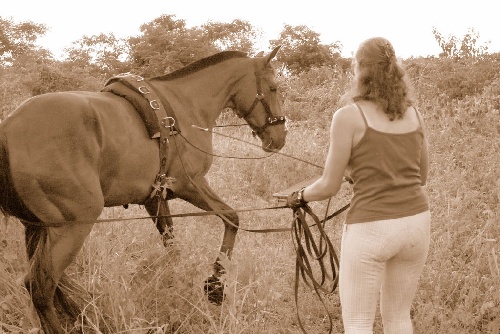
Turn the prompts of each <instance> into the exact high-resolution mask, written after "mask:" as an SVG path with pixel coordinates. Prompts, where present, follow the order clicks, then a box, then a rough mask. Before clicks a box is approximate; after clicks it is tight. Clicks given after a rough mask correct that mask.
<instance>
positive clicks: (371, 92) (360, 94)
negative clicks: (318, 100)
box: [342, 37, 414, 121]
mask: <svg viewBox="0 0 500 334" xmlns="http://www.w3.org/2000/svg"><path fill="white" fill-rule="evenodd" d="M353 68H354V77H353V79H352V81H351V85H350V88H349V89H348V90H347V92H346V93H345V94H344V95H343V96H342V102H345V103H351V102H356V101H359V100H368V101H372V102H374V103H376V104H377V105H378V106H379V107H380V108H381V109H382V110H384V112H385V113H386V114H387V117H389V119H390V120H391V121H392V120H394V119H399V118H402V117H403V114H404V113H405V112H406V109H407V108H408V107H409V106H412V105H413V104H414V98H413V87H412V85H411V83H410V80H409V78H408V76H407V74H406V71H405V70H404V69H403V67H402V65H401V64H400V62H399V61H398V60H397V59H396V54H395V52H394V48H393V47H392V45H391V43H390V42H389V41H388V40H387V39H385V38H383V37H373V38H370V39H367V40H366V41H364V42H363V43H361V44H360V46H359V48H358V50H357V51H356V55H355V57H354V59H353Z"/></svg>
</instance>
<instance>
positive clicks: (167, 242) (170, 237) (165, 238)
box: [161, 231, 174, 247]
mask: <svg viewBox="0 0 500 334" xmlns="http://www.w3.org/2000/svg"><path fill="white" fill-rule="evenodd" d="M161 240H162V242H163V246H165V247H170V246H171V245H172V243H173V242H174V234H173V233H172V232H171V231H165V233H163V234H162V235H161Z"/></svg>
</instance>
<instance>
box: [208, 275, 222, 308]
mask: <svg viewBox="0 0 500 334" xmlns="http://www.w3.org/2000/svg"><path fill="white" fill-rule="evenodd" d="M205 293H206V294H207V297H208V301H209V302H211V303H214V304H216V305H220V304H222V300H223V299H224V285H223V284H222V282H221V281H220V279H219V278H218V277H216V276H214V275H212V276H210V277H209V278H207V279H206V280H205Z"/></svg>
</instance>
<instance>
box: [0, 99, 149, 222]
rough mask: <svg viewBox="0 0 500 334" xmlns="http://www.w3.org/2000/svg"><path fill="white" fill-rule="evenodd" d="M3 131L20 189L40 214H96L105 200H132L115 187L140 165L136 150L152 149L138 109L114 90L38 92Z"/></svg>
mask: <svg viewBox="0 0 500 334" xmlns="http://www.w3.org/2000/svg"><path fill="white" fill-rule="evenodd" d="M0 136H1V137H2V138H3V140H2V145H4V150H6V156H7V157H8V158H7V159H6V160H7V161H4V164H5V163H8V165H9V166H8V167H9V168H8V169H9V171H10V175H9V176H10V177H11V181H12V183H13V185H14V187H15V190H16V192H17V194H19V197H20V198H21V199H22V201H23V202H24V203H25V204H26V206H27V207H28V208H29V209H30V210H31V211H32V212H33V213H34V214H35V215H37V216H38V217H39V218H40V219H41V220H54V219H61V220H63V219H77V218H78V219H81V218H82V215H88V218H95V217H94V216H96V215H99V213H100V211H101V210H102V207H103V206H104V205H105V204H106V202H109V201H111V202H113V201H121V200H124V201H128V200H129V198H128V197H131V195H130V194H125V195H123V194H118V193H116V192H117V191H120V190H117V188H118V186H119V185H121V184H125V183H126V181H125V178H126V177H128V178H130V177H131V176H132V175H133V174H134V173H136V172H138V171H139V170H140V169H141V168H142V167H143V166H142V165H141V163H136V162H135V161H136V160H137V159H135V158H133V157H132V155H131V154H130V152H131V150H134V151H139V152H140V153H138V154H137V156H136V157H138V158H145V157H146V155H148V153H149V152H152V151H154V145H152V144H151V141H150V140H149V138H147V136H146V131H145V129H144V126H143V125H142V124H141V120H140V118H139V117H138V116H137V114H136V113H135V112H134V109H133V107H131V106H130V105H129V104H128V102H126V101H125V100H123V99H121V98H118V97H116V96H114V95H112V94H109V93H97V92H61V93H49V94H44V95H40V96H37V97H33V98H31V99H29V100H27V101H25V102H23V103H22V104H21V105H20V106H19V107H18V109H16V110H15V111H14V112H13V113H12V114H11V115H10V116H9V117H8V118H7V119H6V120H4V121H3V122H2V124H0ZM143 144H144V145H146V147H145V148H142V150H141V147H140V146H141V145H143ZM148 144H149V146H148ZM127 153H128V154H127ZM4 160H5V159H4ZM142 164H144V162H142ZM1 168H3V166H2V167H1ZM145 168H146V169H147V167H145ZM146 173H147V171H146ZM148 177H151V176H150V175H148ZM139 179H140V177H139ZM132 183H133V185H132V186H135V189H134V191H136V192H137V191H138V190H137V188H141V187H143V188H147V186H146V184H145V182H141V183H140V184H141V186H137V185H134V182H133V181H132ZM136 183H137V182H136ZM124 191H125V192H127V191H128V189H125V190H124ZM144 191H145V190H144ZM129 192H131V191H129ZM134 196H135V197H137V198H140V197H144V194H138V193H137V194H136V195H132V200H135V199H137V198H133V197H134ZM107 197H111V200H108V199H107ZM130 202H132V201H130Z"/></svg>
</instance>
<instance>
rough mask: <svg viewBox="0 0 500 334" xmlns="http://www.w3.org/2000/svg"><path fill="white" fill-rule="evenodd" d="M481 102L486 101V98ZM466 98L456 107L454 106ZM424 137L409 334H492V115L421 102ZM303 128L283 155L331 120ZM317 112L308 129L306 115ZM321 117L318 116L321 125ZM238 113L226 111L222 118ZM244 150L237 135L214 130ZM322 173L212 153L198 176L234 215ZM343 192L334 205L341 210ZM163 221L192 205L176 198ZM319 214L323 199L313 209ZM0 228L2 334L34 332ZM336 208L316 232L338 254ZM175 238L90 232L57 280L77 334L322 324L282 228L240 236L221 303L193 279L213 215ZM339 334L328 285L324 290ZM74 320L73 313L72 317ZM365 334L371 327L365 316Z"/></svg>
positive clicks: (178, 224) (18, 252) (283, 213)
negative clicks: (64, 284)
mask: <svg viewBox="0 0 500 334" xmlns="http://www.w3.org/2000/svg"><path fill="white" fill-rule="evenodd" d="M485 98H487V97H485ZM466 102H467V101H466ZM419 103H420V109H421V110H422V112H423V113H424V115H425V119H426V122H427V127H428V131H429V141H430V154H431V170H430V181H429V184H428V186H427V189H428V192H429V196H430V202H431V211H432V216H433V220H432V242H431V250H430V254H429V258H428V261H427V265H426V267H425V269H424V272H423V275H422V277H421V281H420V288H419V290H418V292H417V296H416V298H415V302H414V305H413V308H412V316H413V320H414V324H415V332H416V333H443V334H447V333H450V334H455V333H491V334H498V333H499V328H500V318H499V316H498V315H499V314H500V265H499V260H498V257H499V247H498V245H499V240H498V238H499V235H500V225H499V224H498V223H499V220H498V213H499V210H498V207H499V206H498V205H499V202H500V190H499V189H500V181H499V180H500V172H499V169H498V166H499V165H500V158H499V156H498V152H499V150H500V139H499V136H498V129H497V128H496V125H495V124H498V120H499V114H498V112H495V111H494V110H489V111H488V112H486V113H485V112H483V111H480V112H478V113H477V114H476V113H474V110H475V109H474V108H479V106H476V105H475V104H474V103H473V102H472V99H471V100H470V101H468V103H469V104H467V105H462V104H456V103H454V102H449V101H448V102H447V103H446V104H445V103H442V102H439V101H438V100H437V99H434V100H432V99H429V100H428V101H424V100H422V101H419ZM313 116H314V118H315V119H316V123H314V124H315V125H314V126H312V125H310V124H309V125H308V123H307V122H302V121H292V122H291V126H290V132H289V135H288V142H287V145H286V146H285V148H284V149H283V152H284V153H286V154H288V155H292V156H295V157H297V158H300V159H301V160H305V161H310V162H311V163H314V164H316V165H322V163H323V160H324V155H325V154H326V150H327V145H328V126H317V125H318V124H320V123H323V125H324V124H328V123H329V120H330V118H331V113H330V114H328V113H325V114H319V115H317V114H315V115H313ZM318 118H320V121H318ZM321 120H322V121H321ZM236 121H237V119H235V118H233V117H231V116H225V118H224V122H228V123H229V122H231V123H234V122H236ZM217 131H221V132H223V133H225V134H229V135H234V136H236V137H238V138H242V139H245V140H248V141H251V142H254V143H258V142H257V141H256V140H255V139H253V138H252V137H251V135H250V133H249V129H248V128H247V127H244V128H226V129H220V130H217ZM214 144H215V153H218V154H221V155H231V156H238V157H243V156H244V157H263V156H265V153H264V152H262V151H261V150H259V149H257V148H254V147H252V146H249V145H248V146H247V145H245V144H242V143H240V142H235V141H233V140H231V139H228V138H226V137H222V136H215V137H214ZM320 173H321V170H320V169H319V168H318V167H315V166H313V165H308V164H306V163H304V162H302V161H298V160H293V159H291V158H289V157H285V156H282V155H272V156H270V157H267V158H262V159H254V160H250V159H246V160H239V159H225V158H215V161H214V165H213V167H212V169H211V171H210V173H209V175H208V178H209V181H210V184H211V185H212V187H213V188H214V189H215V190H216V192H217V193H218V194H219V195H220V196H221V197H222V198H224V199H225V200H226V201H227V203H228V204H230V205H232V206H233V207H234V208H237V209H243V208H255V207H268V206H272V205H275V204H276V202H275V200H274V199H273V197H272V194H273V193H274V192H276V191H279V190H282V189H285V188H287V187H288V186H290V185H292V184H294V183H297V182H299V181H301V180H304V179H306V178H309V177H312V176H315V175H319V174H320ZM349 196H350V189H349V186H348V185H344V187H343V190H342V192H341V193H340V194H339V195H338V196H336V197H335V199H334V201H333V208H331V209H330V212H331V211H333V210H334V209H336V208H338V207H340V206H342V205H343V204H345V203H346V202H348V200H349ZM171 209H172V213H180V212H191V211H196V210H195V209H194V208H193V207H191V206H190V205H189V204H186V203H183V202H181V201H178V200H174V201H172V202H171ZM314 210H315V212H317V213H319V214H322V213H323V212H324V210H325V203H316V204H315V205H314ZM145 215H146V212H145V210H143V209H142V208H140V207H138V206H131V207H130V208H129V209H123V208H107V209H105V211H104V212H103V214H102V217H103V218H116V219H120V218H124V217H129V218H130V217H131V218H133V217H141V216H145ZM240 218H241V226H242V227H244V228H252V229H258V228H272V227H289V226H290V224H291V211H290V210H288V209H286V210H285V209H282V210H273V211H253V212H245V213H241V215H240ZM1 219H2V222H1V223H0V333H4V332H5V333H38V332H39V322H38V319H37V317H36V314H35V313H34V311H33V308H32V306H31V303H30V300H29V298H28V295H27V292H26V290H25V289H24V288H23V287H22V284H21V282H22V278H23V275H24V272H25V271H26V268H27V263H26V260H25V255H24V252H25V251H24V243H23V238H24V235H23V229H22V226H21V224H19V223H18V221H17V220H15V219H13V218H9V219H7V218H5V217H2V218H1ZM342 220H343V214H342V215H341V216H340V217H338V218H336V219H333V220H332V221H330V222H329V223H328V224H327V230H328V233H329V235H330V237H331V239H332V241H333V243H334V245H335V246H336V247H337V248H339V243H340V236H341V225H342ZM174 224H175V240H174V241H173V243H172V245H171V246H170V247H168V248H165V247H163V245H162V242H161V240H160V237H159V235H158V233H157V231H156V229H155V227H154V225H153V224H152V222H151V221H149V220H142V219H137V220H130V221H122V222H120V221H117V222H113V223H106V224H98V225H96V226H95V228H94V230H93V231H92V233H91V235H90V236H89V238H88V239H87V241H86V243H85V245H84V247H83V249H82V251H81V253H80V254H79V255H78V257H77V259H76V261H75V262H74V263H73V264H72V265H71V267H70V268H69V269H68V270H67V272H68V273H69V274H70V275H71V276H72V277H73V278H74V279H75V280H76V281H77V282H78V283H79V284H80V285H81V286H82V287H83V288H84V289H85V290H86V291H87V292H88V295H86V296H85V299H86V303H85V307H84V311H83V314H82V319H85V320H86V321H85V324H84V325H83V322H82V321H80V322H78V323H76V324H72V325H71V326H70V327H72V328H74V329H78V328H80V329H83V331H84V332H85V333H100V332H101V333H144V334H150V333H151V334H153V333H178V334H184V333H190V334H191V333H193V334H196V333H200V334H202V333H203V334H222V333H228V334H240V333H241V334H244V333H248V334H250V333H252V334H254V333H259V334H271V333H272V334H295V333H301V330H300V327H299V324H298V322H297V316H296V312H297V310H298V312H299V313H300V316H301V319H302V320H303V323H304V326H305V328H306V330H307V331H308V332H309V333H326V332H327V330H328V326H329V323H328V317H327V313H326V310H325V309H324V308H323V306H322V305H321V303H320V302H319V300H318V298H317V296H316V295H315V294H314V293H313V291H311V289H308V288H307V287H305V286H301V288H300V289H299V305H298V309H297V306H296V304H295V300H294V290H293V286H294V278H295V277H294V271H295V254H294V249H293V244H292V239H291V235H290V234H289V233H268V234H259V233H250V232H245V231H240V233H239V234H238V237H237V241H236V245H235V251H234V256H233V259H232V261H230V262H229V261H227V260H224V261H223V263H224V265H225V266H226V269H227V273H226V275H225V276H224V283H225V285H226V293H227V296H226V299H225V301H224V303H223V304H222V305H221V306H215V305H213V304H211V303H209V302H208V301H207V300H206V298H205V296H204V292H203V281H204V280H205V279H206V278H207V277H208V276H209V275H210V274H211V270H212V263H213V261H214V260H215V258H216V257H217V255H218V249H219V246H220V242H221V238H222V229H223V225H222V223H221V222H220V221H219V220H218V219H217V218H215V217H212V216H209V217H196V218H195V217H189V218H181V219H176V220H174ZM325 299H326V301H327V307H328V312H330V314H331V315H332V317H333V320H334V329H333V332H334V333H339V332H342V323H341V317H340V305H339V300H338V294H337V291H336V292H334V293H333V294H328V295H326V296H325ZM80 320H81V319H80ZM374 331H375V333H382V332H383V331H382V325H381V321H380V317H379V316H377V319H376V324H375V329H374Z"/></svg>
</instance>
